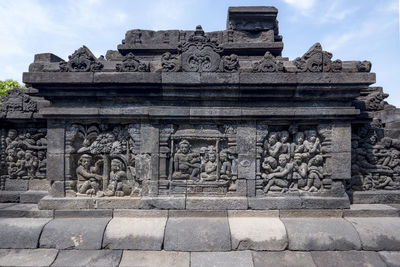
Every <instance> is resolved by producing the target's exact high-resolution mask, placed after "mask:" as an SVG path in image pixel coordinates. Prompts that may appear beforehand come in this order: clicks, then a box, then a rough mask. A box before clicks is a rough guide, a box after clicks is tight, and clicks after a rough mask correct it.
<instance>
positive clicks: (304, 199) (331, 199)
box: [300, 194, 350, 209]
mask: <svg viewBox="0 0 400 267" xmlns="http://www.w3.org/2000/svg"><path fill="white" fill-rule="evenodd" d="M300 199H301V207H302V208H304V209H346V208H349V207H350V200H349V198H348V196H347V195H346V194H343V196H300Z"/></svg>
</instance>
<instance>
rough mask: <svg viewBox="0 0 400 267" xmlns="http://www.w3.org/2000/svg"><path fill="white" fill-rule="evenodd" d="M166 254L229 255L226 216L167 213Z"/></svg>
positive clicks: (220, 213) (199, 213)
mask: <svg viewBox="0 0 400 267" xmlns="http://www.w3.org/2000/svg"><path fill="white" fill-rule="evenodd" d="M164 249H165V250H178V251H229V250H231V240H230V234H229V224H228V218H227V213H226V212H221V211H218V212H217V211H209V212H208V211H202V212H201V211H170V212H169V218H168V222H167V226H166V229H165V238H164Z"/></svg>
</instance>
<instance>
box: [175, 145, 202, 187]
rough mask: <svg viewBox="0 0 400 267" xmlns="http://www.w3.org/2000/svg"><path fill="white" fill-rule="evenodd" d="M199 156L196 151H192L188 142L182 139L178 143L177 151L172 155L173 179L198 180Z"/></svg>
mask: <svg viewBox="0 0 400 267" xmlns="http://www.w3.org/2000/svg"><path fill="white" fill-rule="evenodd" d="M200 162H201V158H200V155H199V154H198V153H193V152H192V151H191V148H190V143H189V141H187V140H182V141H181V142H180V143H179V145H178V151H177V152H176V153H175V155H174V172H173V174H172V179H174V180H187V179H191V180H198V179H199V177H198V176H199V173H200Z"/></svg>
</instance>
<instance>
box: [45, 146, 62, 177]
mask: <svg viewBox="0 0 400 267" xmlns="http://www.w3.org/2000/svg"><path fill="white" fill-rule="evenodd" d="M64 157H65V155H64V153H47V167H46V177H47V179H48V180H50V181H64Z"/></svg>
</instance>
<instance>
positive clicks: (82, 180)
mask: <svg viewBox="0 0 400 267" xmlns="http://www.w3.org/2000/svg"><path fill="white" fill-rule="evenodd" d="M91 164H92V156H90V155H88V154H83V155H82V156H80V158H79V161H78V165H79V166H78V168H76V175H77V177H78V184H77V188H78V192H79V193H81V194H88V195H93V194H96V193H97V192H98V191H99V187H100V181H101V179H102V178H103V177H102V176H101V175H98V174H97V173H96V172H97V170H98V168H99V164H100V161H97V162H96V164H95V165H96V166H95V167H91Z"/></svg>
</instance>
